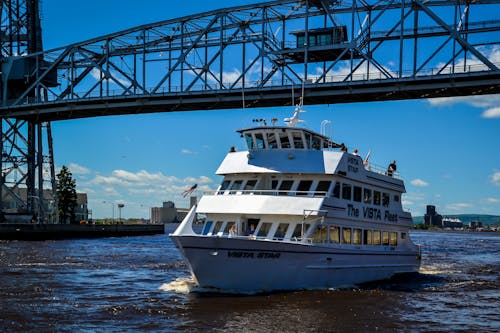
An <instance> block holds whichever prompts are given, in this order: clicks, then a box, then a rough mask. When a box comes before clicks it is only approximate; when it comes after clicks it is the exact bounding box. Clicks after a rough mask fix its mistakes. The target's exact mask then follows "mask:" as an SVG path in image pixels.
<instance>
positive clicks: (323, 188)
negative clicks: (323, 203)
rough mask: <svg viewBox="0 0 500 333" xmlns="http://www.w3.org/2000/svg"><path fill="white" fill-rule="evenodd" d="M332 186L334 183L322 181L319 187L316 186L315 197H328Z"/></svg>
mask: <svg viewBox="0 0 500 333" xmlns="http://www.w3.org/2000/svg"><path fill="white" fill-rule="evenodd" d="M331 184H332V182H331V181H330V180H320V181H319V182H318V185H316V189H315V190H314V194H315V195H327V194H328V190H329V189H330V185H331Z"/></svg>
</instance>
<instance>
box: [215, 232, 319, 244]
mask: <svg viewBox="0 0 500 333" xmlns="http://www.w3.org/2000/svg"><path fill="white" fill-rule="evenodd" d="M205 236H206V237H220V238H235V239H249V240H268V241H271V240H272V241H283V242H294V243H307V244H312V242H313V239H312V238H306V237H303V238H302V237H291V238H283V237H269V236H256V235H237V236H230V235H229V234H227V233H223V232H217V233H215V234H213V233H211V232H209V233H207V234H206V235H205Z"/></svg>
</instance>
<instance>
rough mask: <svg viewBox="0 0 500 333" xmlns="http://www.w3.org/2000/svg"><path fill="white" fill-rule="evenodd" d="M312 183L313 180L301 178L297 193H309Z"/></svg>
mask: <svg viewBox="0 0 500 333" xmlns="http://www.w3.org/2000/svg"><path fill="white" fill-rule="evenodd" d="M311 185H312V180H301V181H300V182H299V186H297V195H308V194H309V190H310V189H311Z"/></svg>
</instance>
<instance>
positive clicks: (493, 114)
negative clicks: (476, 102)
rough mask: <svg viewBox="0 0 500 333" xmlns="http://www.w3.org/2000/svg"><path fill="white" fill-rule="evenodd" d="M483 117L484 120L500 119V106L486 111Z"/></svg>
mask: <svg viewBox="0 0 500 333" xmlns="http://www.w3.org/2000/svg"><path fill="white" fill-rule="evenodd" d="M481 116H482V117H483V118H500V106H499V107H495V108H491V109H488V110H485V111H484V112H483V114H482V115H481Z"/></svg>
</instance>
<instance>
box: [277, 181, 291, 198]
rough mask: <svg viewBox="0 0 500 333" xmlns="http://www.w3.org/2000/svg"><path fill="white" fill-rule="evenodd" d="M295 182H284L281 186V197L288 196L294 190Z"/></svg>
mask: <svg viewBox="0 0 500 333" xmlns="http://www.w3.org/2000/svg"><path fill="white" fill-rule="evenodd" d="M292 185H293V180H283V181H282V182H281V184H280V188H279V190H280V192H279V195H287V194H288V193H289V192H290V189H291V188H292Z"/></svg>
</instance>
